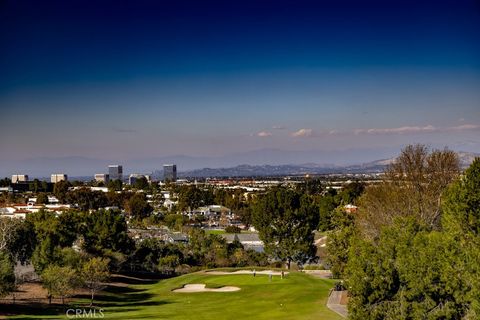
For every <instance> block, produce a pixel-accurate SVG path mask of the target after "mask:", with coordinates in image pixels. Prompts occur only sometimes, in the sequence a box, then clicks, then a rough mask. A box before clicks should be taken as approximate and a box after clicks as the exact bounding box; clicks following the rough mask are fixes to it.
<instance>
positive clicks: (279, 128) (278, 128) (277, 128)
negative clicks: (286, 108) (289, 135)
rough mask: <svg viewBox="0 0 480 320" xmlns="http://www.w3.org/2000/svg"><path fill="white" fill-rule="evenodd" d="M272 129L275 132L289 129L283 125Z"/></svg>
mask: <svg viewBox="0 0 480 320" xmlns="http://www.w3.org/2000/svg"><path fill="white" fill-rule="evenodd" d="M272 129H273V130H285V129H287V127H286V126H282V125H277V126H272Z"/></svg>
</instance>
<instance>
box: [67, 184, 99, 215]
mask: <svg viewBox="0 0 480 320" xmlns="http://www.w3.org/2000/svg"><path fill="white" fill-rule="evenodd" d="M67 200H68V202H70V203H74V204H76V205H78V208H79V209H80V210H81V211H88V210H96V209H99V208H102V207H105V206H106V205H107V197H106V196H105V194H104V193H103V192H101V191H91V190H89V189H87V188H80V189H78V190H75V191H71V192H69V193H68V194H67Z"/></svg>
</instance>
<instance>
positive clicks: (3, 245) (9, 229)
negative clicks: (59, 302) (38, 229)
mask: <svg viewBox="0 0 480 320" xmlns="http://www.w3.org/2000/svg"><path fill="white" fill-rule="evenodd" d="M20 223H21V221H20V220H18V219H11V218H7V217H0V251H4V250H7V249H9V248H10V247H11V246H12V243H13V242H14V238H15V232H16V230H17V228H18V227H19V225H20Z"/></svg>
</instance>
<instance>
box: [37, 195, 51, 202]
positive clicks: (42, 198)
mask: <svg viewBox="0 0 480 320" xmlns="http://www.w3.org/2000/svg"><path fill="white" fill-rule="evenodd" d="M37 204H48V196H47V194H46V193H45V192H40V193H39V194H37Z"/></svg>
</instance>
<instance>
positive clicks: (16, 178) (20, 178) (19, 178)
mask: <svg viewBox="0 0 480 320" xmlns="http://www.w3.org/2000/svg"><path fill="white" fill-rule="evenodd" d="M27 181H28V175H26V174H14V175H12V183H19V182H27Z"/></svg>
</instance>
